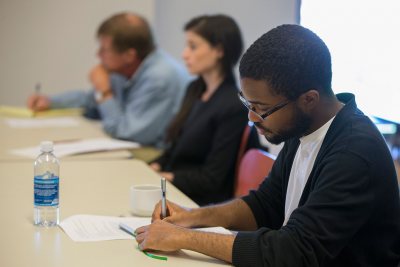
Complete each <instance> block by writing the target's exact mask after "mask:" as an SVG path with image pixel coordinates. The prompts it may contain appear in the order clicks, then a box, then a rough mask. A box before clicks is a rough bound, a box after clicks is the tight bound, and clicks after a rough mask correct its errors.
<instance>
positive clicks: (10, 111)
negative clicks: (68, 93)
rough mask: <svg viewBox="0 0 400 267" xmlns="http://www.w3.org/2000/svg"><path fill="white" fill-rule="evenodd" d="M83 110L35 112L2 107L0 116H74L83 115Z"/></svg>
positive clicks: (66, 109)
mask: <svg viewBox="0 0 400 267" xmlns="http://www.w3.org/2000/svg"><path fill="white" fill-rule="evenodd" d="M81 114H82V109H81V108H63V109H49V110H45V111H37V112H35V111H33V110H31V109H28V108H24V107H15V106H0V115H3V116H11V117H37V116H40V117H42V116H46V117H47V116H72V115H81Z"/></svg>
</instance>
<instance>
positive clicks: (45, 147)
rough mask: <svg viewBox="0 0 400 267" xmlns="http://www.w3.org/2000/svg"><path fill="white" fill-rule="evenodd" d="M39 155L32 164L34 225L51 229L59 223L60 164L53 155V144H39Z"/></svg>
mask: <svg viewBox="0 0 400 267" xmlns="http://www.w3.org/2000/svg"><path fill="white" fill-rule="evenodd" d="M40 151H41V154H40V155H39V156H38V157H37V158H36V160H35V163H34V181H33V184H34V203H33V205H34V208H33V219H34V224H35V225H38V226H45V227H52V226H56V225H58V223H59V219H60V209H59V203H58V201H59V189H60V188H59V183H60V180H59V169H60V163H59V161H58V159H57V158H56V156H54V154H53V142H51V141H44V142H42V143H41V144H40Z"/></svg>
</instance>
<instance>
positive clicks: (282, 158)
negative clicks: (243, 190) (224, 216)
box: [233, 94, 400, 267]
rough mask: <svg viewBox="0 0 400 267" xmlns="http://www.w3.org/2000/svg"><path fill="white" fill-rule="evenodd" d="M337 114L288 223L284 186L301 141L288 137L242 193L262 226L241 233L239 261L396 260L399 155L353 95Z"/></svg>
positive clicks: (380, 264)
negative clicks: (260, 177)
mask: <svg viewBox="0 0 400 267" xmlns="http://www.w3.org/2000/svg"><path fill="white" fill-rule="evenodd" d="M338 99H339V100H340V101H341V102H343V103H346V106H345V107H343V109H342V110H341V111H340V112H339V113H338V114H337V116H336V117H335V119H334V120H333V122H332V124H331V126H330V128H329V130H328V132H327V134H326V136H325V139H324V141H323V143H322V146H321V149H320V151H319V153H318V156H317V158H316V160H315V163H314V166H313V169H312V171H311V174H310V176H309V179H308V181H307V184H306V186H305V188H304V191H303V194H302V196H301V199H300V203H299V207H298V208H297V209H296V210H294V211H293V213H292V215H291V216H290V219H289V221H288V223H287V225H286V226H283V227H282V224H283V220H284V208H285V197H286V189H287V185H288V180H289V174H290V169H291V166H292V163H293V159H294V156H295V154H296V150H297V148H298V146H299V140H298V139H296V140H289V141H288V142H286V144H285V146H284V148H283V150H282V151H281V153H280V154H279V156H278V158H277V160H276V162H275V165H274V166H273V168H272V170H271V173H270V174H269V176H268V177H267V178H266V179H265V181H264V182H263V183H262V184H261V185H260V188H259V189H258V190H257V191H253V192H251V193H250V194H249V195H248V196H246V197H244V198H243V200H244V201H245V202H246V203H247V204H248V205H249V207H250V208H251V210H252V212H253V214H254V216H255V218H256V221H257V224H258V227H259V229H258V230H257V231H255V232H239V233H238V235H237V236H236V238H235V242H234V246H233V264H234V265H235V266H352V267H356V266H363V267H365V266H376V267H384V266H393V267H394V266H397V264H398V263H399V259H400V205H399V202H400V201H399V189H398V184H397V179H396V171H395V168H394V164H393V160H392V158H391V155H390V153H389V150H388V148H387V145H386V143H385V141H384V139H383V138H382V136H381V134H380V133H379V131H378V130H377V129H376V127H375V125H374V124H373V123H372V122H371V121H370V120H369V119H368V117H366V116H365V115H363V114H362V112H361V111H359V110H358V109H357V106H356V103H355V100H354V96H353V95H351V94H340V95H338Z"/></svg>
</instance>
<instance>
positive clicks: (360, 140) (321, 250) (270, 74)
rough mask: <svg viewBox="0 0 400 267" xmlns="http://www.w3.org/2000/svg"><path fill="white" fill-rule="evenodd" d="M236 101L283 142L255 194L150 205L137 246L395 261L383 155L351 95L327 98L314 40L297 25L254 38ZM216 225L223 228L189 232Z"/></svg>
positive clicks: (390, 189) (291, 259) (397, 253)
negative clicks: (188, 204)
mask: <svg viewBox="0 0 400 267" xmlns="http://www.w3.org/2000/svg"><path fill="white" fill-rule="evenodd" d="M239 71H240V76H241V88H242V92H240V95H239V97H240V99H241V101H242V102H243V104H244V105H245V106H246V107H248V109H249V119H250V120H251V121H253V122H254V123H255V125H256V127H257V129H258V130H259V132H260V133H261V134H263V135H264V136H265V137H266V138H267V139H268V140H269V141H270V142H272V143H275V144H278V143H280V142H285V145H284V147H283V149H282V151H281V152H280V153H279V155H278V157H277V159H276V161H275V164H274V166H273V168H272V170H271V172H270V174H269V175H268V177H267V178H266V179H265V180H264V182H263V183H262V184H261V185H260V187H259V189H258V190H257V191H252V192H250V194H249V195H248V196H245V197H243V198H241V199H235V200H232V201H230V202H227V203H223V204H219V205H215V206H208V207H202V208H198V209H185V208H182V207H180V206H178V205H176V204H174V203H170V202H169V203H167V205H168V211H169V215H168V216H167V217H166V218H165V219H163V220H161V218H160V205H157V207H156V209H155V211H154V213H153V223H152V224H151V225H149V226H145V227H140V228H138V229H137V230H136V233H137V237H136V240H137V241H138V243H139V247H140V248H141V249H142V250H149V249H152V250H162V251H173V250H178V249H190V250H194V251H198V252H200V253H204V254H206V255H210V256H213V257H216V258H219V259H222V260H224V261H227V262H230V263H233V265H235V266H393V267H394V266H397V264H398V263H399V260H400V205H399V204H400V203H399V191H398V185H397V181H396V173H395V169H394V165H393V160H392V158H391V155H390V153H389V151H388V148H387V145H386V144H385V141H384V139H383V138H382V136H381V135H380V133H379V131H378V130H377V129H376V127H375V126H374V124H373V123H372V122H371V121H370V120H369V119H368V117H367V116H365V115H364V114H363V113H362V112H361V111H360V110H358V109H357V106H356V102H355V97H354V96H353V95H352V94H339V95H336V96H335V95H334V93H333V92H332V89H331V76H332V73H331V58H330V53H329V50H328V48H327V47H326V45H325V44H324V43H323V41H322V40H321V39H320V38H319V37H318V36H316V35H315V34H314V33H313V32H311V31H309V30H307V29H305V28H303V27H301V26H298V25H283V26H280V27H277V28H275V29H273V30H271V31H269V32H268V33H266V34H264V35H263V36H262V37H260V38H259V39H258V40H257V41H256V42H255V43H254V44H253V45H252V46H251V47H250V48H249V49H248V50H247V52H246V53H245V54H244V56H243V58H242V60H241V62H240V68H239ZM199 226H223V227H225V228H228V229H232V230H236V231H238V232H237V233H236V234H232V235H222V234H216V233H204V232H198V231H194V230H190V229H189V228H191V227H199Z"/></svg>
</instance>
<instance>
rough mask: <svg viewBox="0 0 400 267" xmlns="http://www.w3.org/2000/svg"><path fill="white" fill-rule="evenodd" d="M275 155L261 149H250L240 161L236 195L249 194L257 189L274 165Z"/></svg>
mask: <svg viewBox="0 0 400 267" xmlns="http://www.w3.org/2000/svg"><path fill="white" fill-rule="evenodd" d="M274 162H275V156H273V155H271V154H269V153H267V152H265V151H262V150H260V149H250V150H248V151H247V152H246V154H244V156H243V158H242V160H241V161H240V165H239V169H238V173H237V176H236V181H235V187H234V188H235V189H234V196H235V197H241V196H244V195H247V194H248V193H249V191H250V190H252V189H257V188H258V186H259V185H260V183H261V182H262V181H263V180H264V178H265V177H266V176H267V175H268V173H269V172H270V170H271V168H272V165H274Z"/></svg>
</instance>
